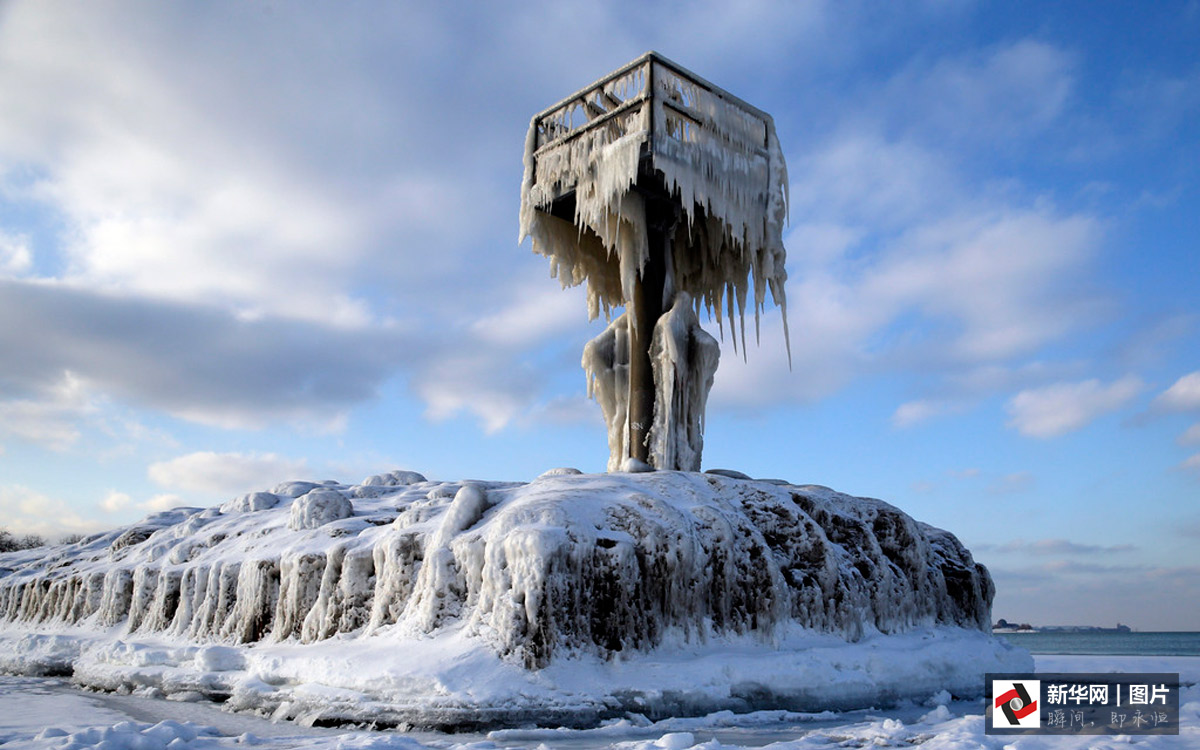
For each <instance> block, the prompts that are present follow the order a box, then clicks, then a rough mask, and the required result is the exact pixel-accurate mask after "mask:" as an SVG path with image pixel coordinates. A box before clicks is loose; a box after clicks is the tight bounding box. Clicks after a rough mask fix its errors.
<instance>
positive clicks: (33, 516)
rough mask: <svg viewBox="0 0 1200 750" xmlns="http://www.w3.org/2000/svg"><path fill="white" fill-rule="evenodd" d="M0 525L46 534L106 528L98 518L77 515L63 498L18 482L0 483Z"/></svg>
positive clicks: (26, 532) (15, 531) (12, 529)
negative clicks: (4, 484) (6, 484)
mask: <svg viewBox="0 0 1200 750" xmlns="http://www.w3.org/2000/svg"><path fill="white" fill-rule="evenodd" d="M0 527H2V528H5V529H8V530H9V531H11V532H12V533H14V534H18V535H21V534H38V535H40V536H43V537H47V538H54V537H58V536H61V535H62V534H65V533H77V534H91V533H94V532H96V531H102V530H104V529H105V528H108V526H107V525H106V524H105V523H103V522H101V521H97V520H96V519H94V518H86V517H84V516H81V515H79V513H77V512H76V511H75V510H73V509H72V507H71V505H70V504H69V503H67V502H66V501H63V500H60V499H58V498H55V497H51V496H49V495H46V494H44V493H41V492H38V491H36V490H32V489H30V488H28V487H24V486H20V485H8V486H0Z"/></svg>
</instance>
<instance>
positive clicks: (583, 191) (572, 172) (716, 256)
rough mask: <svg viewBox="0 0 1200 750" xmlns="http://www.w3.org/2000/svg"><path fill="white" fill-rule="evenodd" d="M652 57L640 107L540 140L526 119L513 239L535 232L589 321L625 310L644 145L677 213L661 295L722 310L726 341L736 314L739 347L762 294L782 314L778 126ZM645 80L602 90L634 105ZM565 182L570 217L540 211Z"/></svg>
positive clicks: (636, 256) (637, 244)
mask: <svg viewBox="0 0 1200 750" xmlns="http://www.w3.org/2000/svg"><path fill="white" fill-rule="evenodd" d="M653 65H654V74H653V85H654V90H653V91H652V92H650V93H651V94H652V96H650V97H649V99H648V101H649V103H650V104H649V106H638V107H635V108H632V109H630V110H629V113H628V114H627V115H626V116H624V117H622V118H613V120H614V121H610V122H609V123H607V124H606V125H605V126H602V127H595V128H590V129H586V130H583V131H582V132H581V133H579V132H578V131H577V133H576V134H575V135H574V136H573V137H570V138H565V139H560V140H558V141H552V142H551V143H548V144H542V143H541V140H540V139H539V121H538V118H534V120H533V121H532V122H531V123H530V127H529V135H528V136H527V138H526V146H525V176H524V179H523V180H522V188H521V216H520V221H521V232H520V239H521V240H524V239H525V237H532V238H533V249H534V251H535V252H537V253H540V254H542V255H545V256H546V257H548V258H549V259H550V270H551V274H552V275H553V276H555V277H556V278H558V279H559V280H560V281H561V282H562V284H563V286H576V285H578V284H582V283H584V282H585V281H586V282H587V285H588V312H589V314H590V315H591V316H592V317H593V318H594V317H597V316H598V315H600V313H602V312H604V313H607V312H608V311H610V310H612V309H613V308H615V307H621V306H623V305H624V304H625V301H626V300H628V299H630V298H631V297H632V291H633V283H634V280H635V279H636V277H637V276H638V275H639V274H641V271H642V268H643V266H644V265H645V262H646V258H647V254H648V250H647V247H646V213H645V206H644V204H643V202H642V199H641V197H640V196H639V194H638V193H636V192H634V191H633V185H634V183H635V182H636V181H637V178H638V165H639V160H640V159H641V157H642V155H643V153H650V154H651V159H652V162H653V166H654V169H655V170H657V171H659V172H661V173H662V175H663V177H664V180H665V183H666V186H667V189H668V190H669V191H670V192H671V193H672V194H673V195H675V196H676V197H677V198H678V199H679V201H680V205H681V207H682V210H683V213H684V221H681V222H679V224H678V226H677V227H676V232H675V234H674V236H673V237H671V238H670V241H669V246H670V247H669V256H670V267H671V269H672V271H671V277H670V279H669V280H668V284H669V290H668V291H671V292H674V291H683V292H687V293H688V294H689V295H690V296H691V297H692V299H693V300H694V304H695V305H696V308H697V310H699V309H700V308H701V306H703V307H705V308H707V309H708V310H709V312H710V313H712V314H713V315H714V316H715V317H716V318H717V320H718V322H719V323H721V322H722V321H723V320H724V319H725V317H726V316H728V318H729V320H730V322H731V333H733V334H734V343H735V345H736V342H737V338H738V337H737V335H736V333H737V331H735V330H733V327H732V321H733V320H734V319H737V320H738V321H739V325H738V329H740V330H741V332H742V336H741V338H742V340H743V343H744V339H745V334H744V331H745V322H744V320H745V314H746V310H747V307H751V308H752V310H753V312H754V315H755V320H756V322H757V320H758V315H759V313H760V311H761V310H762V309H763V307H764V305H765V302H766V295H767V292H768V291H770V293H771V297H772V299H773V301H774V302H775V304H776V305H778V306H779V307H780V308H781V309H783V311H784V317H785V318H786V299H785V296H784V284H785V282H786V281H787V271H786V270H785V268H784V262H785V260H786V258H787V252H786V250H785V249H784V246H783V239H782V234H783V225H784V224H785V223H786V221H787V166H786V164H785V162H784V159H783V152H782V149H780V146H779V139H778V138H777V137H776V135H775V123H774V120H772V119H771V117H770V116H769V115H766V114H764V113H760V112H755V113H750V112H748V111H746V110H745V109H744V108H743V107H741V106H738V105H736V104H734V103H732V102H730V101H728V100H726V99H725V98H723V97H722V96H720V95H719V94H717V93H715V92H713V91H710V90H708V89H707V88H705V87H703V86H699V85H696V84H695V83H694V82H692V81H690V80H688V79H686V78H683V77H681V76H679V75H677V74H676V73H675V72H673V71H672V70H671V69H670V68H669V67H667V66H664V65H661V64H658V63H657V62H655V63H653ZM645 86H646V81H645V75H644V73H642V74H640V77H639V71H631V72H630V73H629V74H628V75H627V76H626V77H625V78H619V79H616V80H615V81H613V82H610V83H609V84H608V87H607V88H610V89H611V90H606V92H605V93H606V94H608V95H609V96H615V97H617V98H619V99H620V100H622V101H632V100H633V99H634V98H636V97H637V96H639V95H644V93H645ZM665 102H670V104H669V105H668V104H665ZM652 118H653V120H652ZM652 123H653V125H654V127H653V128H652V127H651V125H652ZM652 131H653V135H652ZM571 190H573V191H574V194H575V216H574V223H573V224H572V222H568V221H566V220H564V219H559V218H557V217H555V216H552V215H551V214H550V213H549V209H550V206H551V204H552V203H553V201H554V199H555V198H556V197H558V196H560V195H562V194H563V193H565V192H568V191H571ZM751 288H753V304H752V305H751V303H750V302H749V293H750V289H751Z"/></svg>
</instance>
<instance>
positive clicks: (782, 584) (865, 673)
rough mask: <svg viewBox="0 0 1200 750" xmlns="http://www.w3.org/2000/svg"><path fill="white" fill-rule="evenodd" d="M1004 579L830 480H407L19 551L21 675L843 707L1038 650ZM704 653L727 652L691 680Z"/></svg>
mask: <svg viewBox="0 0 1200 750" xmlns="http://www.w3.org/2000/svg"><path fill="white" fill-rule="evenodd" d="M992 593H993V587H992V582H991V579H990V577H989V576H988V574H987V571H986V570H985V569H984V568H983V567H982V566H981V565H977V564H976V563H975V562H974V561H973V560H972V558H971V555H970V553H969V552H968V551H967V550H966V549H964V548H963V547H962V545H961V544H959V542H958V541H957V540H956V539H955V538H954V537H953V536H952V535H950V534H948V533H946V532H944V531H940V530H938V529H935V528H932V527H930V526H927V525H925V524H921V523H919V522H916V521H914V520H913V519H911V518H910V517H908V516H907V515H905V514H904V513H902V512H901V511H899V510H898V509H896V508H895V507H893V506H891V505H888V504H887V503H884V502H881V501H878V500H870V499H863V498H852V497H849V496H847V495H842V494H839V493H837V492H834V491H832V490H829V489H827V488H824V487H817V486H811V485H810V486H794V485H787V484H781V483H773V482H762V481H753V480H748V479H744V478H739V477H738V476H736V473H735V472H724V473H722V474H699V473H688V472H654V473H643V474H605V475H586V474H579V473H573V472H570V471H551V472H547V473H546V474H544V475H542V476H541V477H539V478H538V479H536V480H534V481H533V482H530V483H503V482H430V481H426V480H425V479H424V477H422V476H421V475H419V474H415V473H413V472H393V473H391V474H387V475H382V476H377V477H371V478H369V479H367V480H366V481H364V482H363V483H362V484H360V485H341V484H337V483H333V482H324V483H319V484H318V483H312V482H289V483H286V484H284V485H281V486H279V487H276V488H275V489H274V490H273V491H272V492H270V493H262V492H258V493H253V494H251V495H247V496H245V497H242V498H237V499H235V500H232V501H230V502H228V503H226V504H224V505H223V506H221V507H220V508H209V509H205V510H200V509H177V510H174V511H169V512H166V513H159V514H156V515H153V516H150V517H148V518H147V519H145V520H143V521H142V522H140V523H138V524H135V525H133V526H131V527H129V528H127V529H122V530H117V531H113V532H110V533H107V534H103V535H98V536H95V537H92V538H90V539H87V540H84V541H82V542H79V543H77V544H74V545H69V546H63V547H58V548H53V549H50V550H46V549H42V550H33V551H23V552H17V553H9V554H7V555H3V556H0V619H2V620H5V621H7V622H6V623H5V624H4V625H3V629H4V630H5V631H6V632H7V633H8V634H9V635H8V637H4V638H0V665H2V666H5V667H6V668H9V669H24V670H41V671H52V672H53V671H59V672H65V671H71V670H74V673H75V674H76V677H77V679H81V680H83V681H85V682H88V683H90V684H94V685H97V686H101V687H109V688H120V687H138V686H142V687H148V686H149V687H153V688H154V689H155V690H164V691H166V692H179V691H183V692H189V691H190V692H198V693H201V694H212V695H220V696H223V697H225V696H231V695H232V696H234V703H235V704H236V705H240V706H242V707H246V708H256V707H257V708H263V707H266V708H271V709H272V710H280V711H283V714H284V715H295V714H296V713H297V712H298V711H299V709H297V708H296V706H302V705H314V706H321V707H323V708H322V710H323V711H326V712H327V713H328V712H333V714H334V715H336V716H338V717H340V718H344V719H352V718H361V715H364V714H369V715H371V716H374V717H379V716H385V717H387V718H388V719H389V720H394V721H403V722H410V723H417V724H426V725H429V724H434V725H444V724H452V725H459V724H461V723H462V722H463V721H464V720H465V719H464V716H467V715H469V716H471V717H473V718H471V719H470V721H474V722H483V723H488V722H494V723H507V722H511V721H524V720H527V718H528V715H529V712H537V711H538V710H539V709H555V710H561V711H565V712H566V713H567V715H569V716H571V717H572V718H571V721H572V722H574V723H578V722H579V721H584V722H586V721H589V720H595V719H598V718H599V717H601V716H604V715H611V714H612V713H613V712H614V711H615V712H617V713H618V714H619V713H620V711H623V710H630V709H638V710H640V711H642V712H650V713H653V712H654V711H655V710H659V709H661V710H664V711H672V712H676V713H678V712H680V711H685V712H686V711H709V710H718V709H720V708H722V707H732V708H740V709H742V710H746V709H749V708H754V707H762V706H765V705H770V706H781V707H792V708H796V707H800V708H820V707H825V705H826V704H828V705H831V706H838V707H845V706H847V705H853V704H855V703H860V704H862V703H864V702H865V703H872V702H878V701H879V700H880V698H881V696H882V697H883V699H884V700H888V699H894V698H898V697H904V696H905V695H910V694H914V693H920V692H925V691H927V692H925V694H926V695H928V694H931V693H933V692H936V691H937V690H940V689H943V688H946V689H950V690H958V691H960V692H961V691H967V692H971V691H979V690H981V689H982V677H981V675H982V672H983V671H989V670H990V671H1005V670H1009V671H1015V670H1019V669H1021V668H1024V667H1026V666H1028V664H1027V662H1028V656H1027V655H1024V654H1023V653H1018V652H1015V651H1012V650H1011V649H1008V648H1006V647H1004V646H1003V645H1001V644H999V643H998V642H997V641H994V640H992V639H991V637H990V635H988V634H986V633H985V632H983V631H986V630H987V629H988V627H989V624H990V603H991V598H992ZM31 632H34V633H40V634H41V635H30V633H31ZM51 633H54V634H53V635H50V634H51ZM888 634H892V635H888ZM898 634H905V635H898ZM47 639H48V640H47ZM850 642H861V644H860V647H857V648H850V649H848V648H847V645H846V644H847V643H850ZM900 643H906V644H908V645H907V646H904V647H903V648H900V647H898V646H897V645H896V644H900ZM164 644H167V645H164ZM241 644H245V646H241ZM731 649H732V650H731ZM822 649H824V650H825V651H824V652H825V653H826V656H825V657H821V658H818V657H817V656H816V654H817V653H818V652H822ZM880 649H882V650H881V651H880ZM872 650H874V653H873V655H872ZM680 654H689V656H688V658H687V661H689V662H690V663H700V662H703V661H704V660H705V659H711V658H713V656H714V655H715V654H725V657H728V658H725V657H722V658H721V659H720V660H719V662H718V663H719V664H720V665H721V666H715V665H714V668H715V669H716V670H717V677H716V683H712V677H711V676H710V678H709V680H708V683H709V684H703V685H702V684H701V683H703V682H704V680H700V681H699V682H697V679H698V678H696V677H695V676H693V678H692V679H690V680H689V681H685V682H684V683H682V684H680V685H676V684H675V682H676V681H678V679H679V675H680V674H681V672H680V670H679V669H678V668H677V666H678V665H677V662H678V661H679V655H680ZM889 654H890V656H887V657H886V658H883V659H881V658H880V657H883V656H885V655H889ZM347 659H349V660H350V661H349V666H346V663H347V662H346V660H347ZM890 661H894V662H895V663H894V664H890V665H885V664H884V662H890ZM734 663H737V664H741V665H742V667H746V665H748V664H756V666H754V667H753V669H749V668H745V669H743V670H742V672H739V671H738V669H737V668H735V667H733V666H730V665H731V664H734ZM147 664H152V665H157V667H156V669H154V670H149V672H147V670H146V666H147ZM655 664H658V665H660V666H659V667H655V666H654V665H655ZM584 665H588V666H587V668H586V669H584ZM661 665H668V666H661ZM670 665H674V666H670ZM784 665H790V666H787V668H786V669H784ZM839 665H840V666H839ZM897 665H900V666H897ZM904 665H909V666H910V667H911V669H909V668H906V667H905V666H904ZM468 667H469V669H468ZM581 670H582V671H587V670H592V671H593V672H595V674H593V675H592V676H591V677H590V678H588V679H587V680H584V681H583V682H581V683H578V684H576V682H575V680H574V678H572V677H571V675H573V674H581V673H582V672H581ZM630 670H633V671H632V672H631V671H630ZM723 670H724V671H723ZM781 670H782V671H781ZM685 671H686V670H685ZM743 672H744V673H743ZM634 673H636V675H637V676H636V679H635V678H634ZM147 674H150V675H151V676H149V677H148V676H147ZM847 674H850V675H851V677H849V678H847V677H846V675H847ZM655 675H657V676H655ZM800 675H806V677H803V678H801V677H799V676H800ZM839 675H840V676H839ZM492 678H495V680H493V681H492V682H489V680H491V679H492ZM496 680H498V682H497V681H496ZM739 680H740V682H739ZM814 680H815V681H814ZM313 684H316V685H319V686H321V687H320V688H319V689H318V688H315V687H313ZM302 688H303V689H302ZM306 696H307V697H306ZM314 696H316V697H314ZM306 701H307V702H306ZM655 706H658V707H659V708H658V709H656V708H655ZM334 707H340V708H334ZM581 707H586V710H584V711H583V713H580V710H581ZM305 710H307V709H305ZM539 715H542V716H548V714H539ZM581 717H582V718H581ZM589 717H591V718H590V719H589ZM559 719H560V720H561V719H562V717H559Z"/></svg>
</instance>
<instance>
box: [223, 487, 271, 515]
mask: <svg viewBox="0 0 1200 750" xmlns="http://www.w3.org/2000/svg"><path fill="white" fill-rule="evenodd" d="M279 500H280V498H279V495H276V494H275V493H273V492H250V493H248V494H245V495H242V496H241V497H235V498H234V499H232V500H230V501H229V502H227V503H225V504H224V505H222V506H221V512H222V513H253V512H254V511H258V510H267V509H268V508H274V507H275V506H276V505H279Z"/></svg>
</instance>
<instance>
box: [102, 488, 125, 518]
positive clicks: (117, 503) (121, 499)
mask: <svg viewBox="0 0 1200 750" xmlns="http://www.w3.org/2000/svg"><path fill="white" fill-rule="evenodd" d="M132 504H133V498H131V497H130V496H129V495H126V494H125V493H124V492H117V491H116V490H109V492H108V494H106V495H105V496H104V499H103V500H101V501H100V509H101V510H103V511H104V512H105V513H116V512H118V511H122V510H124V509H125V508H128V507H129V506H130V505H132Z"/></svg>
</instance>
